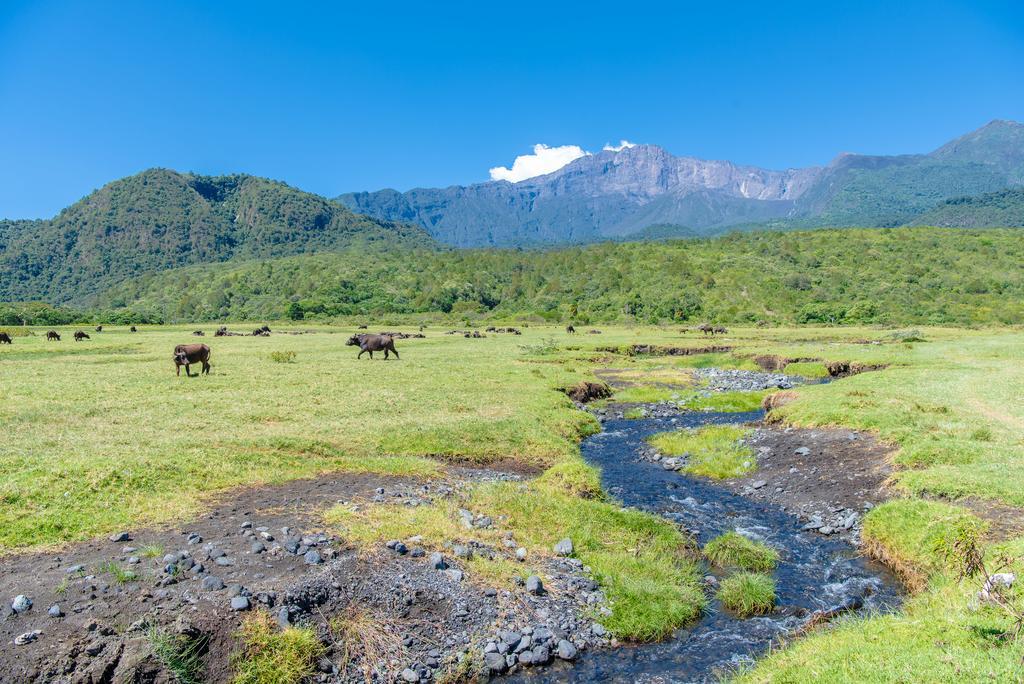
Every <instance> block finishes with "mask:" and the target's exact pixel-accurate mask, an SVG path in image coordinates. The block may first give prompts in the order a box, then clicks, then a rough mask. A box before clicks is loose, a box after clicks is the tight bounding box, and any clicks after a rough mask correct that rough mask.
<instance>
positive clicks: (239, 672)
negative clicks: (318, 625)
mask: <svg viewBox="0 0 1024 684" xmlns="http://www.w3.org/2000/svg"><path fill="white" fill-rule="evenodd" d="M239 637H240V638H241V641H242V649H241V651H239V652H238V653H236V654H235V657H234V658H233V659H232V661H233V665H234V668H235V677H234V679H233V680H232V682H233V684H299V682H302V681H304V680H305V678H306V677H309V676H310V675H312V674H314V673H315V672H316V660H317V658H319V657H321V656H322V655H323V653H324V650H325V649H324V647H323V644H321V643H320V640H319V639H318V638H317V635H316V632H314V631H313V630H312V629H304V628H299V627H288V628H286V629H283V630H279V629H278V628H277V626H276V625H275V624H274V622H273V620H271V618H270V616H269V615H268V614H267V613H264V612H262V611H258V612H255V613H252V614H251V615H250V616H249V617H247V618H246V619H245V622H244V623H243V624H242V631H241V633H240V634H239Z"/></svg>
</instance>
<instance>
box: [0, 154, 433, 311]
mask: <svg viewBox="0 0 1024 684" xmlns="http://www.w3.org/2000/svg"><path fill="white" fill-rule="evenodd" d="M434 246H435V243H434V242H433V240H432V239H431V238H430V237H429V236H428V235H427V234H426V232H425V231H423V230H422V229H420V228H416V227H412V226H409V225H405V224H400V223H395V222H391V221H381V220H377V219H372V218H369V217H366V216H361V215H357V214H354V213H352V212H351V211H350V210H349V209H347V208H345V207H343V206H341V205H339V204H337V203H336V202H333V201H331V200H327V199H325V198H323V197H320V196H318V195H313V194H310V193H307V192H302V191H300V190H297V189H295V188H292V187H290V186H288V185H286V184H284V183H280V182H277V181H272V180H267V179H265V178H259V177H255V176H246V175H233V176H218V177H210V176H197V175H193V174H185V173H177V172H175V171H169V170H166V169H151V170H149V171H145V172H143V173H140V174H138V175H135V176H129V177H128V178H123V179H121V180H118V181H114V182H113V183H110V184H108V185H106V186H104V187H103V188H101V189H99V190H97V191H96V192H93V193H92V194H90V195H89V196H87V197H85V198H84V199H82V200H80V201H79V202H77V203H75V204H73V205H72V206H70V207H68V208H67V209H64V210H63V211H62V212H61V213H60V214H59V215H57V216H56V217H55V218H53V219H51V220H47V221H0V273H2V274H3V278H0V301H17V300H29V299H33V300H38V299H41V300H46V301H49V302H51V303H64V302H72V303H81V302H84V301H87V300H88V299H89V298H90V296H91V295H93V294H95V293H97V292H99V291H101V290H104V289H106V288H108V287H110V286H111V285H113V284H114V283H116V282H120V281H122V280H124V279H126V278H128V277H131V276H134V275H137V274H140V273H143V272H146V271H155V270H164V269H171V268H176V267H180V266H185V265H188V264H198V263H211V262H222V261H226V260H228V259H263V258H273V257H281V256H287V255H290V254H301V253H308V252H317V251H320V252H322V251H338V250H344V249H349V248H353V247H358V248H360V249H361V250H363V251H366V252H373V251H376V250H377V249H382V248H387V249H400V248H402V247H420V248H424V247H425V248H431V247H434Z"/></svg>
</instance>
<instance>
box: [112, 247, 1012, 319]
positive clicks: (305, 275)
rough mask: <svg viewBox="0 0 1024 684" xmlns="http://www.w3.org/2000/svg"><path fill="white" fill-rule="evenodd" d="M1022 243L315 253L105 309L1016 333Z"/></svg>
mask: <svg viewBox="0 0 1024 684" xmlns="http://www.w3.org/2000/svg"><path fill="white" fill-rule="evenodd" d="M1022 237H1024V234H1022V233H1021V232H1020V231H1017V230H986V231H958V230H952V229H935V228H900V229H883V230H877V229H846V230H819V231H809V232H789V233H776V232H757V233H743V234H733V235H728V236H724V237H719V238H713V239H695V240H686V241H670V242H646V243H622V244H616V243H604V244H600V245H593V246H588V247H571V248H563V249H557V250H550V251H526V252H524V251H518V250H465V251H451V252H438V251H427V250H423V251H419V252H416V253H415V255H414V256H410V255H409V254H406V255H393V254H389V253H380V254H376V255H373V256H367V257H364V256H359V257H356V256H352V255H345V254H319V255H309V256H297V257H288V258H283V259H276V260H272V261H264V262H253V263H242V264H225V265H219V266H216V267H214V266H199V267H190V268H184V269H177V270H174V271H169V272H166V273H161V274H152V275H145V276H142V277H140V278H136V279H134V280H132V281H130V282H127V283H124V284H122V285H120V286H118V287H116V288H114V289H113V290H112V291H111V292H108V293H106V294H105V295H104V296H103V298H102V302H103V304H104V306H106V307H111V308H114V309H118V308H120V309H125V308H127V310H131V311H135V312H142V313H145V314H147V315H149V316H151V317H153V318H156V319H157V320H160V319H163V320H168V321H172V320H226V319H239V318H252V319H261V318H268V319H272V318H279V317H285V316H287V315H292V316H294V317H299V316H304V317H322V318H323V317H327V318H329V317H332V316H351V315H366V316H367V317H370V316H374V315H376V316H380V315H384V314H392V313H393V314H415V313H423V314H427V313H432V314H442V313H444V314H452V315H454V316H458V317H467V318H470V319H478V318H481V317H490V318H500V317H532V318H534V319H537V320H541V319H543V320H576V321H579V322H599V321H632V320H638V321H642V322H656V321H674V322H687V321H689V322H693V321H702V320H713V321H722V322H731V323H747V324H749V323H754V322H757V321H765V322H768V323H773V324H779V323H891V324H926V323H929V324H975V323H1005V324H1019V323H1021V322H1024V269H1022V267H1021V264H1024V240H1022V239H1021V238H1022Z"/></svg>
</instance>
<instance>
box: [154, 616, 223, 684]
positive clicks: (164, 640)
mask: <svg viewBox="0 0 1024 684" xmlns="http://www.w3.org/2000/svg"><path fill="white" fill-rule="evenodd" d="M146 636H147V637H148V639H149V643H150V645H151V646H152V648H153V654H154V655H155V656H156V658H157V660H159V661H160V664H161V665H163V666H164V667H165V668H166V669H167V670H168V671H169V672H170V673H171V674H172V675H174V680H175V681H176V682H177V683H178V684H202V682H203V659H202V657H203V650H204V649H205V648H206V644H207V641H208V639H207V638H203V637H200V638H197V639H190V638H189V637H187V636H185V635H182V634H171V633H169V632H167V631H165V630H162V629H157V628H155V627H154V628H151V629H150V630H149V632H148V633H147V635H146Z"/></svg>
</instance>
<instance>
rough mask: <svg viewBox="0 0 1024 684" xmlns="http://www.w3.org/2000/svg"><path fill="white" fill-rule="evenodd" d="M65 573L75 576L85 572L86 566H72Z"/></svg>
mask: <svg viewBox="0 0 1024 684" xmlns="http://www.w3.org/2000/svg"><path fill="white" fill-rule="evenodd" d="M64 572H66V573H68V574H69V575H73V574H75V573H76V572H85V566H84V565H72V566H71V567H70V568H68V569H67V570H65V571H64Z"/></svg>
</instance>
